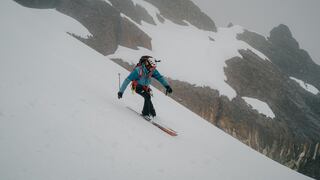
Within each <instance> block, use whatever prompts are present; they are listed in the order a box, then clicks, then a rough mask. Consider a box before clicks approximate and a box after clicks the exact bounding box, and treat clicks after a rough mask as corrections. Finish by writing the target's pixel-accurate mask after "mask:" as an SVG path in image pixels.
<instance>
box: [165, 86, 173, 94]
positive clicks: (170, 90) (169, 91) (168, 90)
mask: <svg viewBox="0 0 320 180" xmlns="http://www.w3.org/2000/svg"><path fill="white" fill-rule="evenodd" d="M168 93H169V94H170V93H172V89H171V87H170V86H166V94H168Z"/></svg>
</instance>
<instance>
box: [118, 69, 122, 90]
mask: <svg viewBox="0 0 320 180" xmlns="http://www.w3.org/2000/svg"><path fill="white" fill-rule="evenodd" d="M120 75H121V74H120V73H118V76H119V91H120Z"/></svg>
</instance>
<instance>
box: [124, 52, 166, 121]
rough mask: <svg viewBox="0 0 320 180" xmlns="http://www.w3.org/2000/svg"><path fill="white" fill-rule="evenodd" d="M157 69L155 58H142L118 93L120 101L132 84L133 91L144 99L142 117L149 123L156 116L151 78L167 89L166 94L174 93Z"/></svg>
mask: <svg viewBox="0 0 320 180" xmlns="http://www.w3.org/2000/svg"><path fill="white" fill-rule="evenodd" d="M156 67H157V66H156V60H155V59H154V58H153V57H151V56H142V57H141V58H140V61H139V63H138V64H137V65H136V67H135V68H134V69H133V71H132V72H131V73H130V74H129V75H128V77H127V78H126V79H125V80H124V81H123V83H122V85H121V88H120V90H119V92H118V98H119V99H120V98H122V95H123V93H124V91H125V90H126V88H127V86H128V84H129V83H130V82H132V83H131V88H132V90H133V91H135V92H136V93H138V94H139V95H141V96H142V97H143V98H144V105H143V110H142V116H143V117H144V118H145V119H146V120H149V121H150V120H151V119H152V118H154V117H155V116H156V111H155V109H154V107H153V104H152V102H151V96H152V92H151V88H150V83H151V77H153V78H155V79H157V80H158V81H159V82H160V83H161V84H162V85H163V86H164V87H165V88H166V94H167V93H172V88H171V87H170V85H169V83H168V82H167V80H166V79H165V78H164V77H163V76H162V75H161V74H160V73H159V71H158V70H157V69H156Z"/></svg>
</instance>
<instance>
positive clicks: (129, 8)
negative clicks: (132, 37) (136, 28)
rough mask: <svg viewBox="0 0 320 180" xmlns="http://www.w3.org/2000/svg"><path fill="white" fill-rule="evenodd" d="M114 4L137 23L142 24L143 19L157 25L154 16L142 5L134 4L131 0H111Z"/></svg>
mask: <svg viewBox="0 0 320 180" xmlns="http://www.w3.org/2000/svg"><path fill="white" fill-rule="evenodd" d="M109 1H110V2H111V3H112V6H113V7H114V8H116V9H117V10H118V11H120V12H121V13H123V14H125V15H127V16H128V17H130V18H131V19H132V20H134V21H135V22H136V23H138V24H141V21H142V20H143V21H145V22H147V23H150V24H153V25H155V22H154V20H153V18H152V17H151V16H150V14H148V12H147V10H146V9H144V8H143V7H141V6H140V5H136V6H135V5H134V4H133V2H132V1H131V0H109Z"/></svg>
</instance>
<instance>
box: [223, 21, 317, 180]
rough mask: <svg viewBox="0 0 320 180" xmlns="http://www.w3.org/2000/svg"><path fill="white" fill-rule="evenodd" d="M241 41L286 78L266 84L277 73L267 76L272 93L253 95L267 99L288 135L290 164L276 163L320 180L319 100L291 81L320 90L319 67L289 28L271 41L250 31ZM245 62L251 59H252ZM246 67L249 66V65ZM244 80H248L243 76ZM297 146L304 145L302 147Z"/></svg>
mask: <svg viewBox="0 0 320 180" xmlns="http://www.w3.org/2000/svg"><path fill="white" fill-rule="evenodd" d="M238 39H240V40H243V41H245V42H247V43H248V44H250V45H251V46H252V47H254V48H256V49H258V50H259V51H261V52H263V53H264V54H265V55H266V56H267V57H268V58H269V59H270V60H271V61H272V64H274V65H275V66H277V69H276V70H277V71H278V72H280V73H277V74H281V73H282V74H283V77H282V78H281V77H276V78H274V79H270V81H266V80H268V79H269V77H270V75H272V74H274V73H266V74H264V75H263V76H264V77H267V78H263V79H264V80H263V83H267V84H268V85H270V86H269V87H271V88H272V89H269V90H268V91H264V90H265V89H268V87H263V86H262V87H257V89H258V91H256V92H255V93H252V92H251V94H250V95H251V96H252V95H253V94H254V95H255V96H257V97H259V98H263V99H265V101H266V102H268V104H269V106H270V107H271V108H272V110H273V111H274V112H275V113H276V114H277V119H278V121H280V122H281V123H283V124H284V126H283V127H284V128H285V131H283V132H286V133H287V132H288V134H287V135H286V136H283V137H284V138H283V139H284V140H286V141H287V140H288V141H289V142H290V143H288V144H287V146H286V148H287V149H289V150H290V151H289V153H287V154H289V155H290V156H291V157H290V159H291V161H284V160H283V159H282V158H281V156H280V157H279V158H275V160H277V161H279V162H281V163H283V164H285V165H287V166H289V167H291V168H293V169H296V170H298V171H299V172H302V173H304V174H306V175H309V176H311V177H314V178H317V179H320V171H319V168H320V166H319V164H320V157H319V153H320V151H319V142H320V135H319V132H320V99H319V97H320V96H319V94H318V95H313V94H311V93H309V92H306V91H305V90H304V89H302V88H301V87H299V85H298V84H297V83H295V82H294V81H291V80H290V79H289V78H288V77H289V76H293V77H296V78H298V79H301V80H303V81H305V82H307V83H310V84H312V85H314V86H315V87H316V88H318V89H319V88H320V78H319V77H320V66H319V65H317V64H316V63H314V62H313V61H312V59H311V58H310V56H309V55H308V53H307V52H306V51H304V50H303V49H300V47H299V44H298V42H297V41H296V40H295V39H294V38H293V37H292V34H291V32H290V30H289V28H288V27H287V26H285V25H279V26H278V27H276V28H274V29H273V30H272V31H271V33H270V37H269V38H268V39H265V38H264V37H263V36H261V35H259V34H256V33H253V32H249V31H245V32H244V33H242V34H240V35H238ZM242 55H243V56H244V57H249V56H248V53H245V54H244V53H242ZM246 59H252V57H251V58H246ZM241 64H242V63H241ZM238 66H239V65H238ZM228 67H229V65H228ZM230 67H233V70H231V71H236V72H237V70H236V67H235V66H232V65H230ZM246 67H250V66H249V65H246ZM238 68H239V67H238ZM238 71H240V70H238ZM241 77H245V76H243V75H241ZM271 77H273V76H271ZM248 78H249V77H246V78H245V79H248ZM228 79H229V76H228ZM230 79H232V76H231V77H230ZM234 81H235V82H238V83H242V84H246V83H245V82H244V81H243V80H240V81H239V78H238V80H234ZM277 81H279V83H278V85H280V83H282V85H281V86H278V85H276V84H275V83H276V82H277ZM230 84H232V85H233V87H234V88H235V89H237V92H239V93H240V94H246V93H250V90H249V89H248V87H245V86H243V87H245V89H243V90H242V89H241V88H239V87H240V86H239V87H236V86H234V85H236V84H237V83H233V82H232V83H230ZM254 84H256V85H259V81H258V80H254ZM249 87H250V86H249ZM261 90H263V91H262V93H259V91H261ZM280 132H281V131H280ZM281 135H283V134H281ZM297 144H304V145H303V146H301V147H300V146H298V145H297ZM284 147H285V146H284ZM297 147H299V149H300V150H301V149H304V151H303V152H302V151H298V152H297V151H296V150H295V149H296V148H297ZM280 154H281V153H280ZM282 154H283V153H282ZM270 157H272V156H270Z"/></svg>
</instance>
